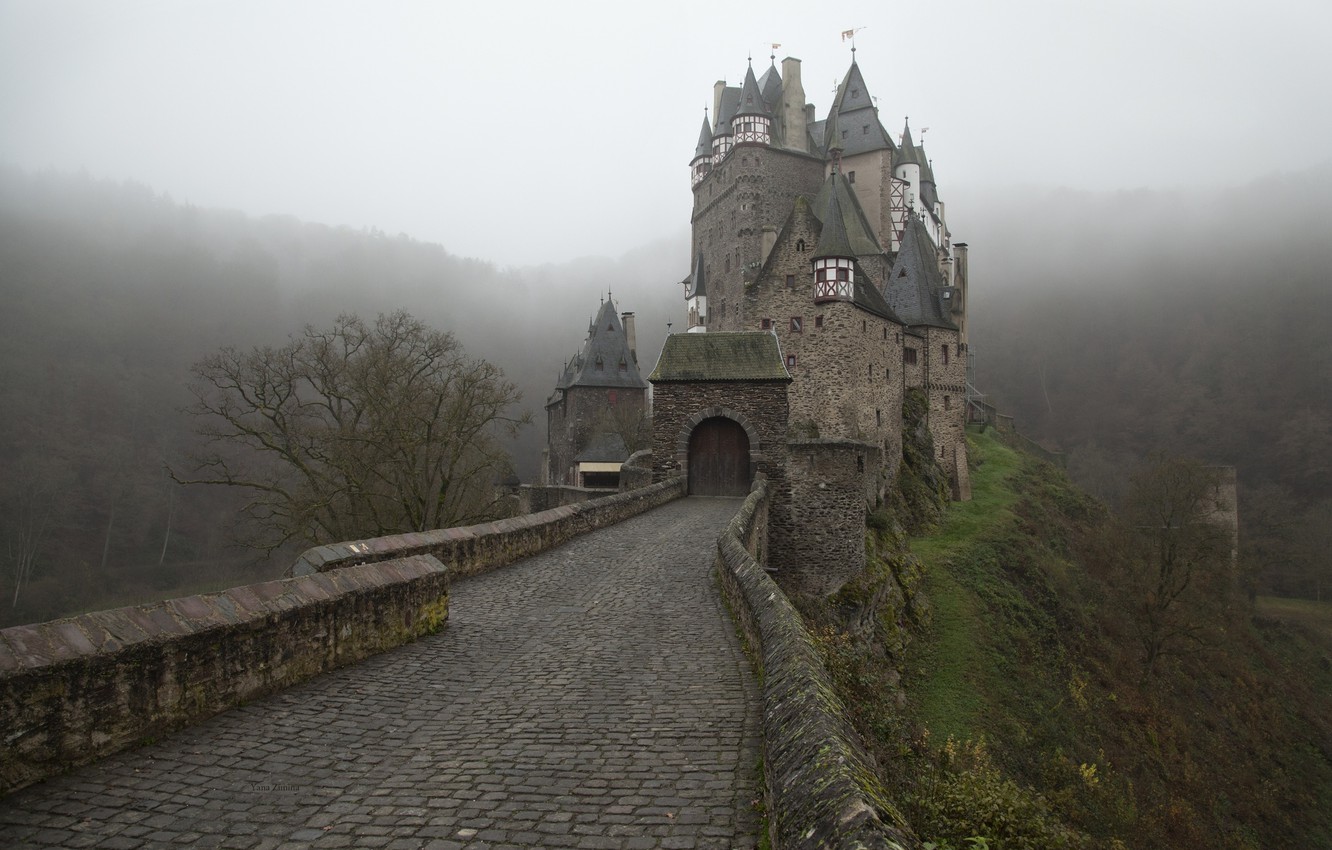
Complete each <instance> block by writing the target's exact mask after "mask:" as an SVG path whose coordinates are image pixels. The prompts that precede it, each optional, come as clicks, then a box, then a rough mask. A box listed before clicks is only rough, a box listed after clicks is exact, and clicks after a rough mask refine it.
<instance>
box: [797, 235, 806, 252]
mask: <svg viewBox="0 0 1332 850" xmlns="http://www.w3.org/2000/svg"><path fill="white" fill-rule="evenodd" d="M796 250H797V251H799V252H800V253H802V254H803V253H805V240H803V239H797V240H796Z"/></svg>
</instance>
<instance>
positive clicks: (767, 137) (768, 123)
mask: <svg viewBox="0 0 1332 850" xmlns="http://www.w3.org/2000/svg"><path fill="white" fill-rule="evenodd" d="M732 126H733V129H734V132H735V137H734V139H735V144H737V145H767V144H769V143H770V142H771V141H772V111H771V110H770V109H768V104H767V103H765V102H764V100H763V91H762V90H761V89H760V88H759V84H758V80H757V79H755V78H754V66H753V65H750V66H749V70H747V71H746V72H745V83H744V85H743V86H742V87H741V88H740V104H739V106H738V107H736V111H735V118H734V119H732Z"/></svg>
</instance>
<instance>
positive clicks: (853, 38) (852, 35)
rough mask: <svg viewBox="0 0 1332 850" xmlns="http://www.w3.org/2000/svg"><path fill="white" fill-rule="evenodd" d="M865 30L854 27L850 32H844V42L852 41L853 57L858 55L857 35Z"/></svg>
mask: <svg viewBox="0 0 1332 850" xmlns="http://www.w3.org/2000/svg"><path fill="white" fill-rule="evenodd" d="M863 29H864V27H852V28H851V29H849V30H842V41H847V40H850V42H851V55H852V57H854V56H855V55H856V33H858V32H860V31H861V30H863Z"/></svg>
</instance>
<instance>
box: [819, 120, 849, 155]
mask: <svg viewBox="0 0 1332 850" xmlns="http://www.w3.org/2000/svg"><path fill="white" fill-rule="evenodd" d="M823 150H824V151H825V152H826V153H827V154H828V156H832V153H833V151H843V152H845V151H846V142H845V141H844V140H843V139H842V124H841V122H840V121H838V120H837V110H836V109H834V110H832V111H831V112H829V113H828V120H827V121H824V122H823Z"/></svg>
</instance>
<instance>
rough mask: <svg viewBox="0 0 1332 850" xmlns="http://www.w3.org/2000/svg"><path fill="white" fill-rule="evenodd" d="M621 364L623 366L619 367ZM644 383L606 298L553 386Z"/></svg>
mask: <svg viewBox="0 0 1332 850" xmlns="http://www.w3.org/2000/svg"><path fill="white" fill-rule="evenodd" d="M622 365H623V367H624V368H623V369H622V368H621V366H622ZM646 386H647V381H645V380H643V375H642V373H641V372H639V371H638V364H636V363H635V362H634V357H633V354H632V353H631V352H630V351H629V338H628V336H627V335H626V334H625V332H624V325H623V324H621V323H620V315H619V313H617V312H616V310H615V302H614V301H611V300H610V299H607V300H606V302H605V303H603V304H602V305H601V310H600V311H599V312H598V313H597V317H596V318H595V319H594V320H593V321H592V326H591V328H590V329H589V330H588V335H587V340H586V341H584V343H583V350H582V351H580V352H579V353H578V354H577V355H576V356H575V357H574V359H573V360H571V361H569V364H568V366H566V367H565V374H564V376H563V377H562V378H561V379H560V383H558V384H556V386H555V388H556V389H557V390H558V389H569V388H572V387H627V388H631V389H642V388H645V387H646Z"/></svg>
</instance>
